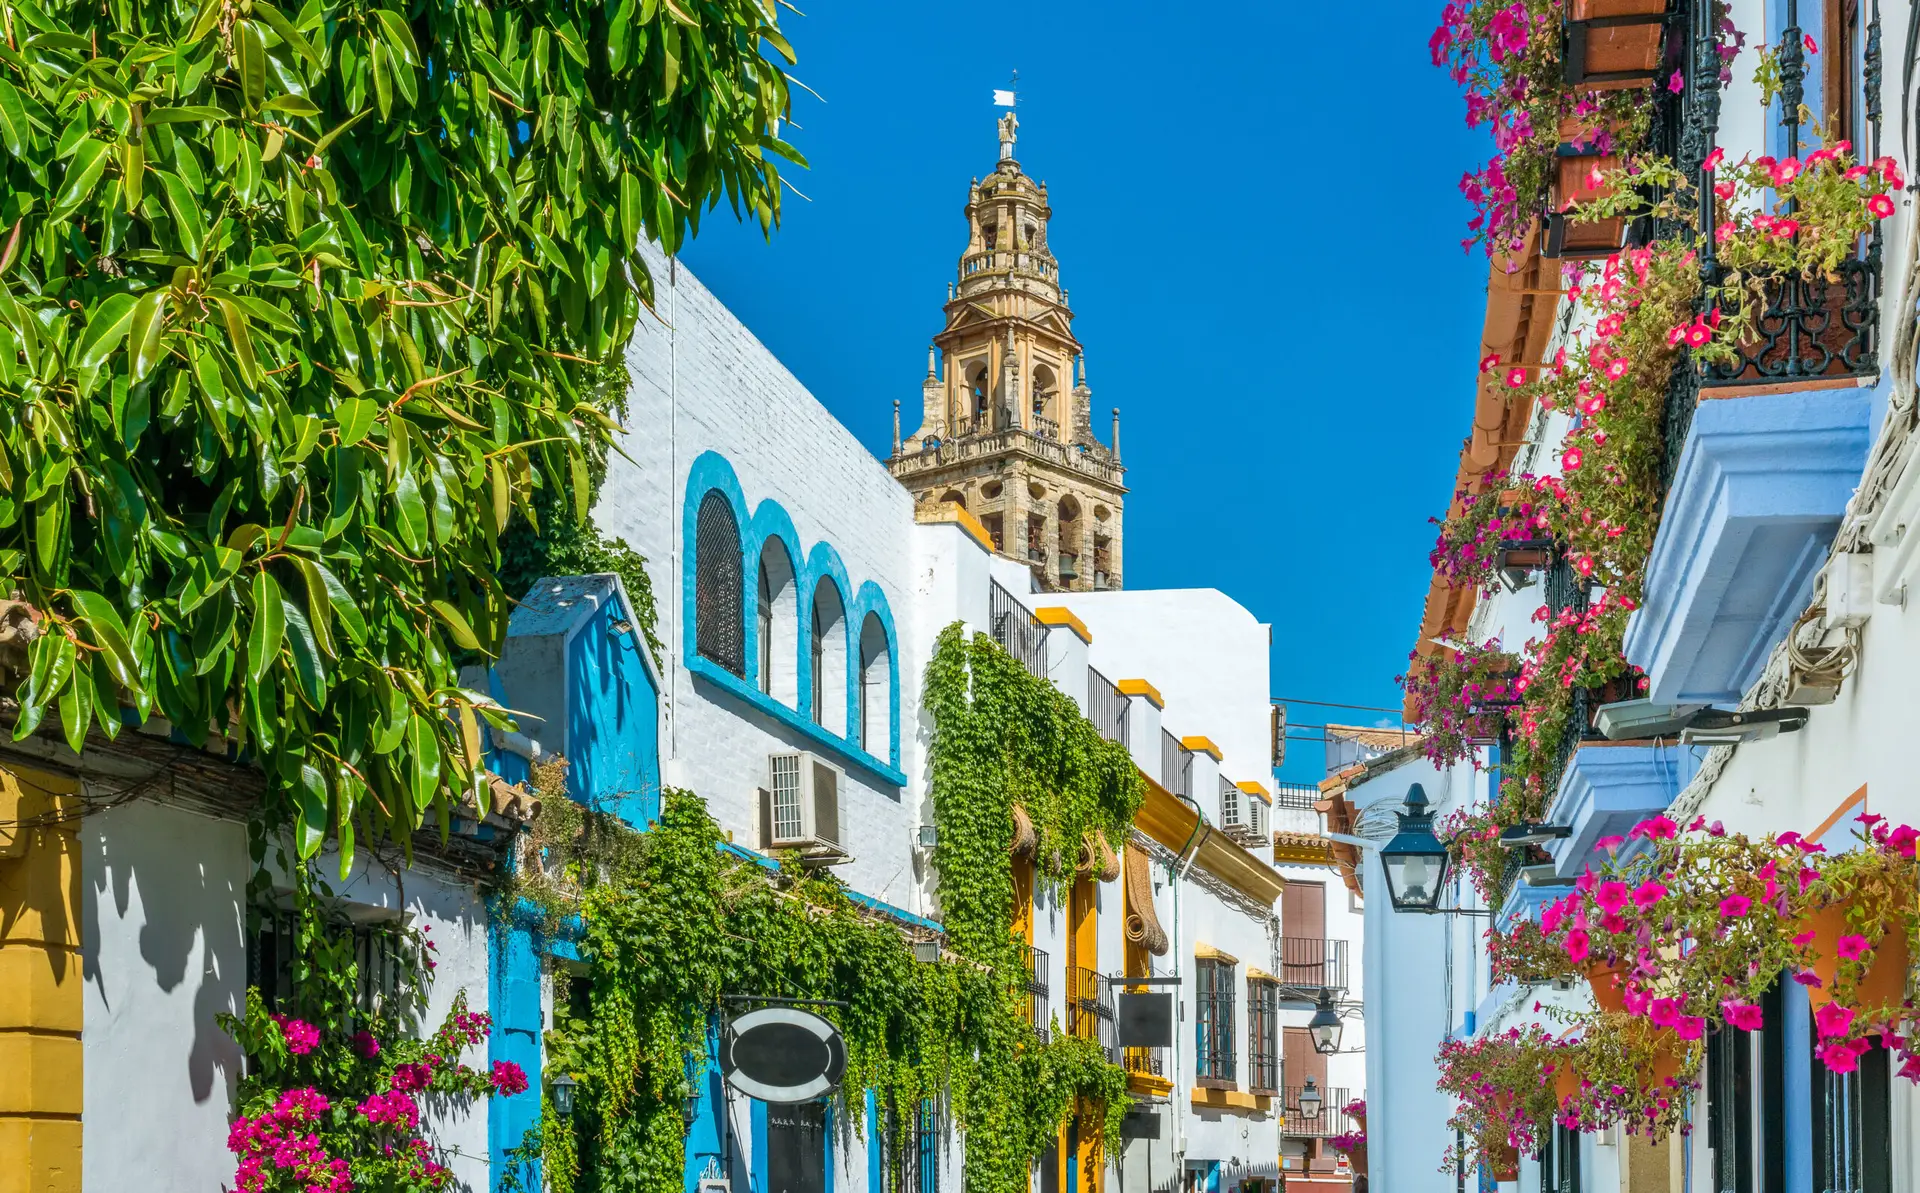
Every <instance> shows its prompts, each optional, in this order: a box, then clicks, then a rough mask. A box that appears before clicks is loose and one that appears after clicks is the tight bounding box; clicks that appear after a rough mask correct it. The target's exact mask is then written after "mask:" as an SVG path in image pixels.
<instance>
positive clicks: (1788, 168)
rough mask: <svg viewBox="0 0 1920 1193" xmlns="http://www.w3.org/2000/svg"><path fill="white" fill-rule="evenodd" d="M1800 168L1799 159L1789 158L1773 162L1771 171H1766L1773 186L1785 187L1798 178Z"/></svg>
mask: <svg viewBox="0 0 1920 1193" xmlns="http://www.w3.org/2000/svg"><path fill="white" fill-rule="evenodd" d="M1802 168H1803V167H1802V166H1801V164H1800V159H1799V158H1797V157H1789V158H1784V159H1782V160H1781V161H1777V162H1775V163H1774V164H1773V169H1772V170H1770V171H1768V173H1769V174H1770V175H1771V176H1772V177H1773V185H1775V186H1785V185H1787V184H1788V183H1789V182H1792V181H1793V180H1794V179H1796V178H1798V177H1800V171H1801V169H1802Z"/></svg>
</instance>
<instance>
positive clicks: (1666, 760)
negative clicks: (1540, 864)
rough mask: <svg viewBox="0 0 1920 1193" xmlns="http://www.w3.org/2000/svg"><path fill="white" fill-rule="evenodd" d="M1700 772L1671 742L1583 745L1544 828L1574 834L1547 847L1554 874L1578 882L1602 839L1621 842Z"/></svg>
mask: <svg viewBox="0 0 1920 1193" xmlns="http://www.w3.org/2000/svg"><path fill="white" fill-rule="evenodd" d="M1699 769H1700V764H1699V760H1698V759H1697V758H1696V757H1695V755H1694V752H1693V749H1692V748H1691V747H1687V746H1681V745H1677V744H1674V743H1672V742H1586V743H1583V744H1582V745H1581V746H1580V747H1579V748H1578V749H1576V750H1574V752H1573V757H1572V758H1571V759H1570V760H1569V761H1568V762H1567V769H1566V771H1565V772H1564V773H1562V774H1561V776H1560V787H1559V790H1558V791H1557V792H1555V794H1554V800H1553V807H1552V808H1550V809H1549V810H1548V812H1547V823H1548V824H1556V825H1564V826H1567V827H1570V828H1572V829H1573V835H1572V836H1571V837H1567V838H1564V839H1562V840H1559V841H1550V842H1548V843H1547V846H1546V848H1547V852H1548V853H1550V854H1552V855H1553V860H1554V873H1556V874H1558V875H1559V876H1560V877H1562V878H1577V877H1579V875H1580V872H1581V871H1583V870H1585V869H1586V868H1587V866H1588V864H1589V863H1591V862H1592V861H1594V860H1595V858H1594V848H1595V845H1596V844H1597V843H1598V842H1599V841H1600V840H1601V839H1602V838H1604V837H1624V836H1626V835H1627V831H1628V830H1629V829H1631V828H1632V827H1633V826H1634V825H1636V824H1638V823H1640V822H1641V821H1642V820H1645V819H1646V818H1647V817H1649V816H1652V815H1654V814H1655V813H1658V812H1661V811H1664V810H1665V809H1666V808H1667V806H1668V805H1670V804H1672V803H1673V799H1674V797H1675V796H1677V795H1679V794H1680V789H1681V788H1682V787H1685V786H1686V785H1687V783H1688V782H1690V781H1691V780H1692V778H1693V775H1694V772H1695V771H1697V770H1699Z"/></svg>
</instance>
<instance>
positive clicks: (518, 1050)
mask: <svg viewBox="0 0 1920 1193" xmlns="http://www.w3.org/2000/svg"><path fill="white" fill-rule="evenodd" d="M488 918H489V923H488V926H487V937H488V940H487V951H488V954H489V958H488V959H489V961H490V965H489V966H488V974H487V1006H488V1008H489V1011H490V1013H491V1014H492V1016H493V1032H492V1034H491V1035H490V1036H489V1037H488V1039H487V1062H488V1064H492V1063H493V1062H495V1061H503V1060H505V1061H512V1062H513V1063H514V1064H517V1065H519V1066H520V1068H521V1070H522V1071H523V1072H525V1073H526V1075H527V1089H526V1090H525V1091H524V1092H522V1093H519V1094H515V1095H514V1096H513V1097H510V1098H509V1097H502V1096H500V1095H498V1094H496V1095H494V1096H493V1097H492V1098H489V1099H488V1102H487V1150H488V1152H489V1153H490V1154H491V1156H492V1160H493V1163H492V1165H491V1171H492V1173H493V1187H494V1188H496V1189H497V1188H499V1187H500V1182H501V1180H502V1178H503V1177H504V1175H505V1174H506V1171H507V1160H506V1151H507V1149H508V1148H512V1147H518V1146H519V1145H520V1142H521V1140H522V1139H523V1138H524V1137H525V1136H526V1133H527V1132H528V1131H529V1130H531V1129H533V1128H534V1127H535V1126H537V1125H538V1124H539V1122H540V1098H541V1042H542V1038H543V1033H544V1029H545V1027H546V1025H545V1024H544V1023H543V1022H542V1014H541V1006H540V952H539V946H538V941H537V940H536V939H535V936H534V932H533V929H532V927H531V925H530V924H529V923H527V922H526V921H525V920H524V919H522V918H521V917H519V916H513V917H511V918H510V919H508V920H507V922H505V923H502V922H500V921H501V919H502V917H500V916H489V917H488ZM522 1176H523V1179H525V1178H526V1177H527V1174H525V1173H523V1174H522ZM526 1185H527V1187H528V1188H533V1189H538V1188H540V1187H541V1186H540V1178H539V1167H538V1165H537V1164H536V1165H535V1166H534V1168H533V1172H532V1175H531V1179H530V1180H527V1181H526Z"/></svg>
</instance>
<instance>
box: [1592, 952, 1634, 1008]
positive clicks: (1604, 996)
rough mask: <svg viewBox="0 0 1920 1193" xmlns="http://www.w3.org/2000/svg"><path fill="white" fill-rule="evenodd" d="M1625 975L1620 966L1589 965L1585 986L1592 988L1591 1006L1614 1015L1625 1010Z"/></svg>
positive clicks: (1625, 972)
mask: <svg viewBox="0 0 1920 1193" xmlns="http://www.w3.org/2000/svg"><path fill="white" fill-rule="evenodd" d="M1626 975H1627V971H1626V969H1625V968H1624V967H1621V966H1615V965H1608V964H1605V963H1604V962H1602V963H1600V964H1598V965H1589V966H1588V967H1587V985H1589V986H1591V987H1593V1005H1594V1006H1596V1007H1599V1008H1600V1009H1601V1010H1603V1011H1613V1012H1616V1013H1618V1012H1620V1011H1624V1010H1626V1009H1627V991H1626V986H1625V980H1626Z"/></svg>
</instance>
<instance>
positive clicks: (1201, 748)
mask: <svg viewBox="0 0 1920 1193" xmlns="http://www.w3.org/2000/svg"><path fill="white" fill-rule="evenodd" d="M1180 748H1181V749H1183V750H1192V751H1193V752H1194V753H1196V754H1211V755H1213V760H1214V761H1215V762H1218V761H1220V747H1219V746H1216V745H1214V744H1213V739H1212V738H1210V737H1201V736H1200V735H1198V734H1195V735H1194V736H1192V737H1183V738H1181V739H1180Z"/></svg>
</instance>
